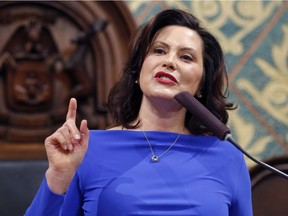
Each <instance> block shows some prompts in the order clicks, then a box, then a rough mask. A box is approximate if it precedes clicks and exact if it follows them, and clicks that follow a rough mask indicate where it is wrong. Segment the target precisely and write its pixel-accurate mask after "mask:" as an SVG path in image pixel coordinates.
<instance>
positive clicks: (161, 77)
mask: <svg viewBox="0 0 288 216" xmlns="http://www.w3.org/2000/svg"><path fill="white" fill-rule="evenodd" d="M154 78H156V79H157V80H158V81H159V82H162V83H166V84H175V83H178V82H177V80H176V79H175V77H174V76H172V75H171V74H169V73H165V72H162V71H160V72H157V73H156V75H155V76H154Z"/></svg>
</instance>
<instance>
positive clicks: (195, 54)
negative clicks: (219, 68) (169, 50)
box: [152, 41, 199, 57]
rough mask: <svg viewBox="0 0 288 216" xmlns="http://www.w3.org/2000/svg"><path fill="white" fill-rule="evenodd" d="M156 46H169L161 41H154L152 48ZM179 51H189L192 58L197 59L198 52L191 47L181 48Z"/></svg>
mask: <svg viewBox="0 0 288 216" xmlns="http://www.w3.org/2000/svg"><path fill="white" fill-rule="evenodd" d="M157 44H160V45H164V46H168V47H169V44H167V43H165V42H163V41H155V42H154V43H153V44H152V46H155V45H157ZM180 50H181V51H190V52H192V54H193V55H194V57H198V56H199V54H198V52H197V51H196V50H195V49H194V48H192V47H182V48H180Z"/></svg>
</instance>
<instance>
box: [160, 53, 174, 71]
mask: <svg viewBox="0 0 288 216" xmlns="http://www.w3.org/2000/svg"><path fill="white" fill-rule="evenodd" d="M162 66H163V67H166V68H168V69H170V70H175V69H176V63H175V60H174V56H172V55H170V56H166V58H165V59H164V60H163V64H162Z"/></svg>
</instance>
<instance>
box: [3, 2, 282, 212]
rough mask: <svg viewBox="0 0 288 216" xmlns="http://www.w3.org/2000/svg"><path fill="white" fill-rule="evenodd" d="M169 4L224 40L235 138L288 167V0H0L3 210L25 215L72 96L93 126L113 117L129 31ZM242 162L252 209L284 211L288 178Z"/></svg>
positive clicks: (263, 157) (256, 154) (264, 158)
mask: <svg viewBox="0 0 288 216" xmlns="http://www.w3.org/2000/svg"><path fill="white" fill-rule="evenodd" d="M168 8H179V9H183V10H186V11H189V12H191V13H192V14H194V15H195V16H196V17H198V18H199V19H200V21H201V22H202V25H203V26H204V27H206V28H207V29H208V30H209V31H210V32H211V33H212V34H214V35H215V37H216V38H217V39H218V40H219V42H220V44H221V45H222V48H223V50H224V53H225V57H226V65H227V70H228V73H229V79H230V85H229V100H230V101H231V102H233V103H235V104H237V106H238V109H237V110H234V111H231V112H230V119H229V127H230V128H231V131H232V134H233V137H234V139H235V140H236V141H237V143H239V145H241V146H242V148H243V149H245V150H246V151H248V152H249V153H250V154H251V155H253V156H254V157H256V158H257V159H259V160H262V161H265V162H268V163H269V164H272V165H274V166H275V167H277V168H278V169H281V170H282V171H285V172H287V171H288V156H287V155H288V130H287V129H288V10H287V9H288V2H287V1H280V0H279V1H275V0H274V1H264V0H263V1H260V0H255V1H228V0H227V1H220V0H218V1H217V0H211V1H172V0H171V1H141V0H137V1H73V2H70V1H56V2H54V1H51V2H50V1H32V2H27V1H20V2H17V1H11V2H10V1H6V2H3V1H1V2H0V215H2V216H5V215H9V216H11V215H12V216H13V215H23V214H24V211H25V209H26V208H27V206H28V205H29V204H30V202H31V200H32V198H33V196H34V195H35V193H36V191H37V188H38V186H39V184H40V182H41V180H42V178H43V174H44V173H45V169H46V168H47V161H46V154H45V150H44V146H43V142H44V139H45V137H47V136H48V135H50V134H51V133H52V132H53V131H54V130H55V129H56V128H58V127H59V126H60V125H61V124H62V123H63V122H64V120H65V115H66V110H67V104H68V101H69V99H70V98H71V97H76V98H77V99H78V101H79V112H78V119H79V120H80V119H82V118H86V119H88V123H89V127H90V128H91V129H103V128H105V127H107V126H108V125H109V123H110V118H109V114H108V113H107V107H106V101H107V96H108V93H109V89H110V88H111V86H112V85H113V83H114V82H115V81H116V80H117V78H118V77H119V73H120V72H121V69H122V67H123V65H124V63H125V59H126V57H127V54H128V44H129V39H130V37H131V35H132V34H133V32H134V31H135V29H136V28H137V26H139V25H141V24H142V23H144V22H146V21H148V20H149V18H151V16H153V15H154V14H156V13H157V12H159V11H161V10H163V9H168ZM246 161H247V164H248V166H249V168H250V171H251V181H252V188H253V202H254V207H255V210H254V214H255V215H261V216H263V215H276V216H282V215H283V216H284V215H288V210H287V207H286V209H284V207H283V206H284V205H285V206H286V204H285V198H284V197H285V194H286V203H287V194H288V182H287V181H286V182H285V180H283V179H282V178H280V177H276V176H273V175H272V174H271V173H270V172H268V171H265V170H263V169H261V168H260V167H258V166H257V165H256V164H255V163H254V162H252V161H251V160H249V159H247V160H246ZM268 189H269V190H268ZM264 206H269V210H264V209H265V208H264ZM282 207H283V208H282ZM258 209H262V212H261V210H258Z"/></svg>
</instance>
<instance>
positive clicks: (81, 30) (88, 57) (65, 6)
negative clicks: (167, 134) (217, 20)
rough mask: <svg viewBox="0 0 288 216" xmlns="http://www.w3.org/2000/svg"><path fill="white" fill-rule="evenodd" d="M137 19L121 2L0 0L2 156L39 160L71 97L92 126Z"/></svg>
mask: <svg viewBox="0 0 288 216" xmlns="http://www.w3.org/2000/svg"><path fill="white" fill-rule="evenodd" d="M135 28H136V24H135V22H134V19H133V16H132V15H131V14H130V12H129V10H128V8H127V7H126V5H125V3H124V2H114V1H111V2H110V1H109V2H104V1H76V2H75V1H73V2H69V1H68V2H66V1H64V2H53V1H52V2H48V1H47V2H45V1H36V2H0V101H1V102H0V158H2V159H3V158H44V157H45V151H44V147H43V141H44V139H45V137H47V136H48V135H49V134H51V133H52V132H53V131H54V130H55V129H56V128H58V127H59V126H60V125H61V124H62V123H63V122H64V120H65V115H66V110H67V104H68V101H69V99H70V98H71V97H75V98H77V99H78V102H79V105H78V107H79V112H78V115H79V116H78V117H79V118H78V119H83V118H86V119H87V120H88V123H89V127H90V128H91V129H94V128H95V129H96V128H105V127H106V126H108V124H109V117H108V116H107V110H106V106H105V104H106V99H107V96H108V93H109V90H110V88H111V86H112V85H113V83H114V82H115V81H116V79H117V77H118V73H119V72H120V70H121V69H122V67H123V64H124V61H125V58H126V56H127V52H128V50H127V47H128V43H129V39H130V35H131V34H132V32H133V31H134V30H135Z"/></svg>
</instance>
